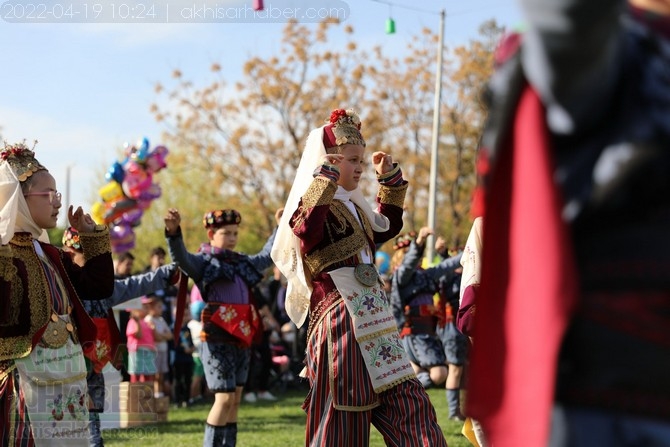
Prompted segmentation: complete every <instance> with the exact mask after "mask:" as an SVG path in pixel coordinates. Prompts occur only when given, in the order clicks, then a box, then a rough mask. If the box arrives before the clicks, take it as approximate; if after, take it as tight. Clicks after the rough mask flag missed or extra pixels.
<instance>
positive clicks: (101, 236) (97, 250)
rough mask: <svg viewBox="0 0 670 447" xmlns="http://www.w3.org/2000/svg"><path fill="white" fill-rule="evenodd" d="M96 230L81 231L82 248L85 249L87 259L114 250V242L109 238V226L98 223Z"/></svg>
mask: <svg viewBox="0 0 670 447" xmlns="http://www.w3.org/2000/svg"><path fill="white" fill-rule="evenodd" d="M95 230H96V231H94V232H92V233H79V239H80V241H81V248H82V250H83V251H84V257H85V258H86V259H87V260H88V259H92V258H95V257H96V256H99V255H102V254H105V253H111V252H112V243H111V240H110V239H109V228H107V227H106V226H105V225H96V228H95Z"/></svg>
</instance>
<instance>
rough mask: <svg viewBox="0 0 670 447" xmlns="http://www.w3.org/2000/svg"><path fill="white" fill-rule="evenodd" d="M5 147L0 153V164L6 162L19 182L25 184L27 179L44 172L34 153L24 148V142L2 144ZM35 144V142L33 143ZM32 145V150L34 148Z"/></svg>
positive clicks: (26, 147)
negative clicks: (38, 172)
mask: <svg viewBox="0 0 670 447" xmlns="http://www.w3.org/2000/svg"><path fill="white" fill-rule="evenodd" d="M4 144H5V147H4V148H3V149H2V151H0V162H7V163H9V166H10V167H11V168H12V171H14V174H15V175H16V177H17V178H18V179H19V182H25V181H26V180H27V179H28V177H30V176H31V175H33V173H35V172H37V171H42V170H44V171H46V170H47V168H45V167H44V166H42V165H41V164H40V162H39V161H37V159H36V158H35V152H34V151H33V150H31V149H29V148H28V146H26V143H25V141H22V142H20V143H15V144H7V142H5V143H4ZM35 144H37V141H35ZM35 144H33V149H34V148H35Z"/></svg>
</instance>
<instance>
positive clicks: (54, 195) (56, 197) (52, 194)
mask: <svg viewBox="0 0 670 447" xmlns="http://www.w3.org/2000/svg"><path fill="white" fill-rule="evenodd" d="M28 196H49V203H51V204H52V205H53V204H54V202H58V203H60V201H61V198H62V197H63V195H62V194H61V193H59V192H58V191H44V192H29V193H27V194H24V195H23V197H28Z"/></svg>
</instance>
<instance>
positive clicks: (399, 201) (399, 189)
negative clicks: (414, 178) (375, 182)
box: [378, 183, 409, 208]
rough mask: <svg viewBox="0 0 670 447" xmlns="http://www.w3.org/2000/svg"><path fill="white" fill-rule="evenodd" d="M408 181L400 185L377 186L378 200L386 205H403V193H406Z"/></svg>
mask: <svg viewBox="0 0 670 447" xmlns="http://www.w3.org/2000/svg"><path fill="white" fill-rule="evenodd" d="M408 185H409V183H405V184H404V185H401V186H384V185H380V186H379V193H378V197H379V201H380V202H381V203H385V204H388V205H395V206H399V207H400V208H402V207H403V204H404V203H405V194H406V193H407V187H408Z"/></svg>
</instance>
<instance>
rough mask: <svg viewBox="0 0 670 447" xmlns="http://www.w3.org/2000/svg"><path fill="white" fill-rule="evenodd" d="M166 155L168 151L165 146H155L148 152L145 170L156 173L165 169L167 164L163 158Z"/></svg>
mask: <svg viewBox="0 0 670 447" xmlns="http://www.w3.org/2000/svg"><path fill="white" fill-rule="evenodd" d="M167 154H168V150H167V148H166V147H165V146H156V147H155V148H153V149H152V150H151V152H149V155H148V156H147V160H146V169H147V172H149V173H154V172H158V171H160V170H161V169H163V168H166V167H167V162H166V161H165V157H166V156H167Z"/></svg>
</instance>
